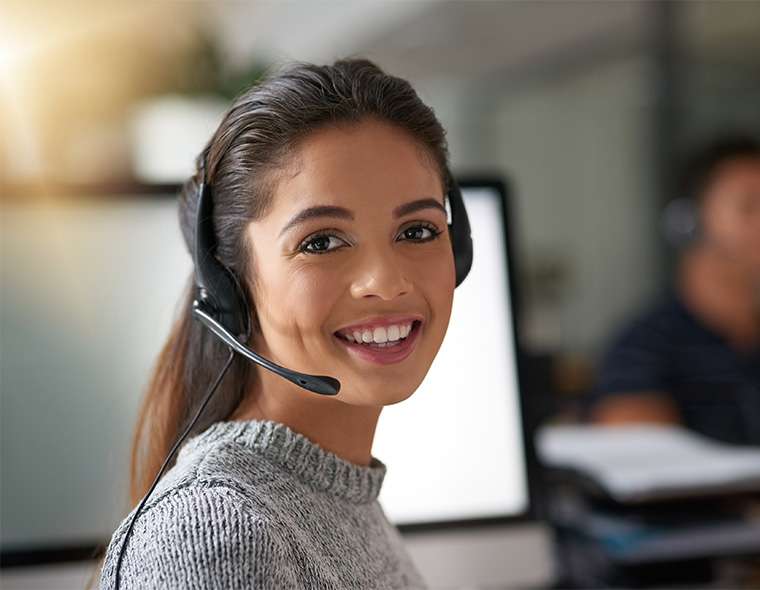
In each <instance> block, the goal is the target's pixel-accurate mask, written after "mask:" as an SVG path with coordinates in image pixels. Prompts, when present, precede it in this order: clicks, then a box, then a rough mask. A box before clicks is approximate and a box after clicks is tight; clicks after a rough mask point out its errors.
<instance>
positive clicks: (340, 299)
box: [247, 119, 455, 406]
mask: <svg viewBox="0 0 760 590" xmlns="http://www.w3.org/2000/svg"><path fill="white" fill-rule="evenodd" d="M312 208H320V209H312ZM323 208H324V209H323ZM247 239H248V240H250V245H251V249H252V251H253V258H254V268H255V269H256V272H257V287H256V289H255V290H254V297H255V305H256V309H257V311H258V316H259V321H260V323H261V334H257V335H256V336H255V340H254V342H253V345H254V349H255V350H256V351H257V352H259V353H260V354H262V355H263V356H265V357H267V358H270V359H272V360H273V361H274V362H276V363H278V364H281V365H283V366H285V367H288V368H291V369H294V370H297V371H301V372H306V373H313V374H320V375H329V376H332V377H335V378H337V379H338V380H339V381H340V382H341V390H340V393H339V394H338V396H337V397H334V398H332V399H337V400H341V401H344V402H345V403H349V404H354V405H363V406H383V405H388V404H393V403H396V402H399V401H402V400H404V399H406V398H407V397H409V396H410V395H411V394H412V393H413V392H414V391H415V389H417V387H418V386H419V385H420V383H421V382H422V380H423V378H424V376H425V374H426V373H427V371H428V369H429V368H430V365H431V363H432V362H433V359H434V358H435V355H436V354H437V353H438V349H439V348H440V346H441V342H442V341H443V337H444V335H445V333H446V329H447V327H448V323H449V317H450V315H451V306H452V301H453V295H454V286H455V269H454V260H453V255H452V250H451V241H450V237H449V234H448V227H447V224H446V211H445V208H444V195H443V188H442V183H441V178H440V175H439V173H438V172H437V171H436V169H435V168H434V166H433V164H432V162H431V161H430V160H428V159H427V158H426V157H425V155H424V154H423V152H422V151H421V149H420V148H419V147H418V145H417V144H416V143H415V142H414V141H413V140H412V139H411V138H410V137H409V136H408V135H406V134H405V132H404V131H401V130H398V129H396V128H395V127H392V126H390V125H389V124H386V123H382V122H378V121H376V120H372V119H368V120H364V121H362V122H361V123H358V124H355V125H353V126H348V127H341V128H329V129H324V130H319V131H317V132H315V133H313V134H311V135H310V136H308V137H307V138H306V139H305V140H304V141H303V142H302V143H301V144H300V147H299V150H298V154H297V157H296V158H295V161H294V162H293V163H292V167H291V168H289V169H288V170H286V171H285V173H283V174H282V176H281V177H280V180H279V181H278V184H277V187H276V190H275V194H274V202H273V205H272V209H271V210H270V211H269V212H268V214H267V215H266V216H265V217H264V218H262V219H260V220H258V221H254V222H251V224H250V225H249V227H248V229H247ZM410 326H411V327H412V330H411V332H410V333H409V334H408V336H406V338H403V339H402V337H403V336H404V334H405V333H406V332H407V328H408V327H410ZM357 337H358V339H359V341H361V342H362V343H361V344H359V343H358V342H357V341H356V339H357ZM350 339H353V340H354V342H351V341H350ZM368 339H371V340H372V341H371V342H369V343H365V341H366V340H368ZM383 340H387V342H386V343H385V345H384V346H383V345H379V343H378V341H383ZM283 382H284V383H286V384H287V382H286V381H283ZM293 387H296V386H293ZM297 389H298V388H297ZM299 391H303V390H300V389H299ZM310 395H311V394H310Z"/></svg>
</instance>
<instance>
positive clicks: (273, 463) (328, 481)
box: [100, 420, 427, 590]
mask: <svg viewBox="0 0 760 590" xmlns="http://www.w3.org/2000/svg"><path fill="white" fill-rule="evenodd" d="M385 473H386V466H385V464H384V463H382V462H381V461H380V460H378V459H377V458H375V457H372V462H371V465H369V466H361V465H357V464H355V463H351V462H348V461H346V460H344V459H341V458H340V457H338V456H337V455H335V454H333V453H331V452H328V451H326V450H324V449H322V448H321V447H319V446H318V445H317V444H315V443H314V442H312V441H311V440H309V439H308V438H306V437H305V436H303V435H302V434H300V433H297V432H295V431H293V430H291V429H290V428H289V427H287V426H285V425H284V424H281V423H279V422H272V421H268V420H267V421H259V420H246V421H227V422H216V423H214V424H212V425H211V426H210V427H209V428H208V429H207V430H205V431H204V432H202V433H201V434H199V435H197V436H194V437H192V438H190V439H188V440H187V441H186V442H185V444H184V445H183V446H182V447H181V449H180V451H179V453H178V455H177V462H176V464H175V465H174V466H173V467H172V468H171V469H170V470H169V471H168V472H166V473H165V474H164V476H163V477H162V478H161V480H160V481H159V483H158V485H157V486H156V489H155V490H153V493H152V494H151V496H150V498H149V500H148V501H147V503H146V504H145V506H144V507H143V510H142V511H141V512H140V515H139V516H138V518H137V521H136V522H135V526H134V529H133V530H132V534H131V536H130V538H129V543H128V545H127V549H126V550H125V555H124V558H123V560H122V564H121V581H120V584H119V586H120V588H122V589H123V590H127V589H135V588H145V589H153V588H155V589H158V588H161V589H175V588H176V589H180V588H182V589H199V590H200V589H204V590H205V589H220V590H221V589H224V590H234V589H243V588H256V589H270V588H271V589H278V590H280V589H283V590H284V589H288V588H298V589H301V588H303V589H307V588H309V589H311V588H319V589H322V588H361V589H367V588H426V587H427V586H426V585H425V582H424V580H423V579H422V577H421V576H420V573H419V572H418V570H417V569H416V567H415V566H414V564H413V562H412V560H411V558H410V556H409V554H408V553H407V552H406V549H405V547H404V544H403V540H402V538H401V536H400V535H399V532H398V530H397V529H396V528H395V527H394V526H393V525H392V524H391V523H390V522H389V521H388V519H387V518H386V515H385V514H384V512H383V509H382V507H381V505H380V503H379V502H378V501H377V497H378V495H379V493H380V488H381V486H382V483H383V479H384V477H385ZM132 512H134V510H133V511H132ZM131 517H132V513H130V514H129V515H128V516H127V517H126V518H125V519H124V520H123V521H122V523H121V524H120V525H119V527H118V528H117V529H116V532H114V534H113V537H112V538H111V542H110V544H109V546H108V550H107V552H106V560H105V563H104V566H103V570H102V571H101V574H100V589H101V590H111V589H112V588H113V587H114V582H115V580H114V575H115V568H116V561H117V558H118V550H119V548H120V547H121V544H122V541H123V539H124V535H125V533H126V530H127V527H128V526H129V520H130V518H131Z"/></svg>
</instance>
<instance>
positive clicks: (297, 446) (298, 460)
mask: <svg viewBox="0 0 760 590" xmlns="http://www.w3.org/2000/svg"><path fill="white" fill-rule="evenodd" d="M225 441H230V442H235V443H237V444H239V445H242V446H244V447H246V448H247V449H250V450H251V451H255V452H257V453H262V454H263V455H265V456H266V457H268V458H269V459H270V460H271V461H273V462H275V463H277V464H278V465H279V466H280V467H281V468H282V469H283V470H285V471H287V472H289V473H292V474H294V475H295V476H297V477H298V478H299V479H301V480H302V481H304V482H305V483H307V484H309V485H310V486H312V487H313V488H315V489H317V490H320V491H324V492H327V493H329V494H331V495H334V496H337V497H339V498H342V499H345V500H347V501H349V502H352V503H356V504H364V503H368V502H372V501H373V500H375V499H377V497H378V496H379V495H380V489H381V488H382V485H383V480H384V478H385V474H386V470H387V468H386V466H385V464H384V463H383V462H382V461H380V460H379V459H377V458H376V457H374V456H373V457H371V461H370V465H369V466H364V465H357V464H356V463H352V462H350V461H347V460H345V459H343V458H341V457H338V456H337V455H336V454H335V453H332V452H330V451H327V450H325V449H323V448H322V447H320V446H319V445H318V444H316V443H315V442H313V441H312V440H311V439H309V438H307V437H306V436H304V435H303V434H301V433H299V432H296V431H294V430H292V429H291V428H290V427H289V426H286V425H285V424H282V423H280V422H275V421H272V420H225V421H219V422H214V423H213V424H212V425H211V426H209V427H208V428H207V429H206V430H204V431H203V432H201V433H200V434H198V435H196V436H194V437H192V438H189V439H188V440H187V441H186V442H185V444H184V445H183V446H182V449H181V450H180V455H184V454H185V453H188V452H191V451H193V450H195V449H197V448H198V447H199V446H201V445H204V446H205V445H208V444H213V443H219V442H225ZM178 459H179V457H178Z"/></svg>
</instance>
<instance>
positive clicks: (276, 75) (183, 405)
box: [88, 58, 449, 587]
mask: <svg viewBox="0 0 760 590" xmlns="http://www.w3.org/2000/svg"><path fill="white" fill-rule="evenodd" d="M368 117H374V118H376V119H379V120H382V121H385V122H388V123H390V124H392V125H394V126H396V127H397V128H400V129H402V130H405V131H406V132H408V133H409V135H410V137H411V138H412V139H413V140H415V141H416V143H417V144H418V146H419V147H420V148H421V150H422V153H423V154H425V155H426V156H427V157H428V158H430V160H431V161H432V163H433V164H434V166H435V168H436V169H437V170H438V171H439V172H440V175H441V181H442V184H443V189H444V194H446V192H447V190H448V188H449V187H448V186H447V184H446V183H447V174H446V170H447V169H448V147H447V143H446V138H445V130H444V129H443V127H442V126H441V124H440V122H439V121H438V119H437V118H436V116H435V114H434V112H433V110H432V109H431V108H430V107H429V106H427V105H426V104H425V103H423V102H422V100H421V99H420V98H419V96H418V95H417V93H416V92H415V90H414V89H413V88H412V86H411V85H410V84H409V82H407V81H406V80H404V79H402V78H398V77H395V76H391V75H389V74H386V73H385V72H383V71H382V70H381V69H380V68H379V67H378V66H377V65H375V64H374V63H373V62H371V61H369V60H367V59H361V58H352V59H343V60H338V61H336V62H335V63H333V64H332V65H324V66H318V65H314V64H310V63H305V62H292V63H290V64H288V65H287V66H286V67H285V68H283V69H282V71H279V72H270V73H269V74H268V75H267V76H266V77H265V79H264V80H263V81H261V82H259V83H257V84H256V85H254V86H253V87H251V88H250V89H248V90H247V91H245V92H243V93H242V94H241V95H240V96H238V98H237V99H235V101H234V102H233V104H232V106H231V107H230V109H229V110H228V111H227V113H226V114H225V116H224V118H223V119H222V122H221V123H220V125H219V127H218V129H217V130H216V132H215V133H214V134H213V136H212V137H211V139H210V141H209V142H208V144H207V145H206V147H205V149H204V151H203V153H202V154H201V155H199V156H198V158H197V160H196V172H195V174H194V175H193V176H192V177H191V178H189V179H188V180H187V181H186V182H185V183H184V185H183V187H182V189H181V192H180V195H179V223H180V227H181V230H182V235H183V238H184V240H185V244H186V246H187V249H188V251H189V252H190V253H191V254H192V251H193V244H194V239H195V218H196V209H197V204H198V200H197V190H198V180H199V173H198V169H199V168H200V165H201V162H202V159H203V158H205V161H206V178H207V181H208V182H209V183H211V185H212V186H213V199H214V212H213V224H214V227H215V230H216V237H217V240H218V247H217V252H216V255H217V258H219V260H220V261H221V262H222V263H223V264H225V265H226V266H228V267H229V268H230V269H232V270H233V271H234V272H235V273H236V274H237V275H238V276H239V277H246V279H247V280H244V281H241V286H242V287H243V289H244V291H245V296H246V298H247V302H248V304H249V309H250V310H251V320H252V326H253V330H254V331H255V330H258V329H259V325H258V318H257V317H256V311H255V306H253V305H252V302H253V300H254V298H253V293H254V292H255V286H256V283H255V277H252V276H251V275H252V273H251V270H252V265H253V260H252V255H251V252H250V250H249V249H248V244H247V242H246V240H245V238H244V235H245V233H244V230H245V228H246V226H247V225H248V223H250V222H251V221H254V220H256V219H259V218H261V217H263V216H264V215H266V213H267V211H268V209H269V207H270V205H271V203H272V198H273V193H274V187H275V186H276V181H277V172H278V171H281V170H282V169H283V168H284V167H285V165H286V164H287V163H288V162H289V161H290V159H291V158H292V156H293V155H294V154H295V153H296V150H297V147H298V144H299V141H301V140H302V139H303V138H305V137H306V136H307V135H308V134H309V133H311V132H313V131H315V130H317V129H319V128H323V127H326V126H329V125H344V124H352V123H357V122H359V121H360V120H362V119H364V118H368ZM193 287H194V277H193V275H191V276H190V277H189V278H188V282H187V286H186V290H185V293H184V298H183V301H182V306H181V309H180V314H179V316H178V317H177V318H176V320H175V323H174V325H173V328H172V330H171V333H170V334H169V337H168V340H167V341H166V343H165V344H164V346H163V349H162V350H161V352H160V354H159V356H158V358H157V359H156V362H155V365H154V368H153V372H152V376H151V379H150V381H149V384H148V387H147V390H146V392H145V395H144V397H143V399H142V402H141V406H140V410H139V414H138V417H137V423H136V426H135V430H134V435H133V440H132V451H131V462H130V506H135V505H137V503H138V502H139V501H140V500H141V499H142V497H143V496H144V494H145V493H146V492H147V491H148V489H149V488H150V486H151V484H152V483H153V480H154V479H155V477H156V475H157V474H158V471H159V469H160V468H161V465H162V464H163V462H164V460H165V458H166V455H167V454H168V453H169V451H170V450H171V447H172V446H173V445H174V443H175V442H176V439H177V437H178V436H179V434H180V433H181V432H183V431H184V429H185V428H187V425H188V424H189V422H190V419H191V418H192V417H193V416H194V415H195V412H197V409H198V408H199V407H200V403H201V401H202V398H203V397H204V396H205V395H206V393H207V390H208V388H209V386H210V385H211V384H212V381H213V380H214V379H215V377H217V376H218V373H219V371H220V368H221V367H222V366H223V364H224V360H225V358H226V357H227V354H228V348H227V346H226V345H225V344H224V343H222V342H220V341H219V340H218V339H217V337H215V336H214V335H213V334H211V333H210V332H209V331H208V330H207V329H206V328H205V327H204V326H202V325H200V324H199V323H198V322H193V320H192V316H191V309H192V307H191V306H192V301H193V296H194V289H193ZM256 376H257V372H256V369H255V367H253V366H252V365H251V363H250V362H249V361H248V360H246V359H244V358H242V357H240V356H238V355H236V356H235V358H234V359H233V361H232V364H231V365H230V369H229V370H228V372H227V374H226V375H225V376H224V379H223V380H222V382H221V383H220V384H219V387H218V388H217V391H216V392H215V393H214V395H213V396H212V398H211V400H210V401H209V403H208V405H207V406H206V408H205V410H204V411H203V414H202V415H201V417H200V418H199V419H198V421H197V422H196V424H195V425H194V427H193V429H192V430H191V431H190V433H188V438H189V437H191V436H193V435H194V434H198V433H200V432H202V431H203V430H205V429H206V428H208V427H209V426H210V425H211V424H212V423H214V422H217V421H220V420H224V419H226V418H227V417H229V416H230V415H231V414H232V413H233V412H234V411H235V409H236V408H237V407H238V405H239V404H240V403H241V402H242V400H243V397H244V396H245V394H246V391H248V390H249V389H250V386H251V384H252V382H253V380H254V379H255V378H256ZM173 463H174V460H172V462H171V463H170V464H169V465H168V466H167V469H169V468H170V467H171V465H172V464H173ZM88 587H89V585H88Z"/></svg>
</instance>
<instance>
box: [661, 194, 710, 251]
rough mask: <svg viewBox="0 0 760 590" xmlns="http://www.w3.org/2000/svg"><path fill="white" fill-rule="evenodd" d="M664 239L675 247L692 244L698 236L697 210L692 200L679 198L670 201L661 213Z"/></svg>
mask: <svg viewBox="0 0 760 590" xmlns="http://www.w3.org/2000/svg"><path fill="white" fill-rule="evenodd" d="M662 229H663V232H664V234H665V238H666V239H667V240H668V242H669V243H670V244H672V245H673V246H675V247H678V248H682V247H684V246H687V245H689V244H692V243H694V242H695V241H696V240H697V239H698V238H699V236H700V234H701V230H700V222H699V209H698V207H697V206H696V204H695V201H694V199H690V198H688V197H679V198H677V199H673V200H672V201H670V202H669V203H668V204H667V205H666V206H665V208H664V209H663V211H662Z"/></svg>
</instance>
